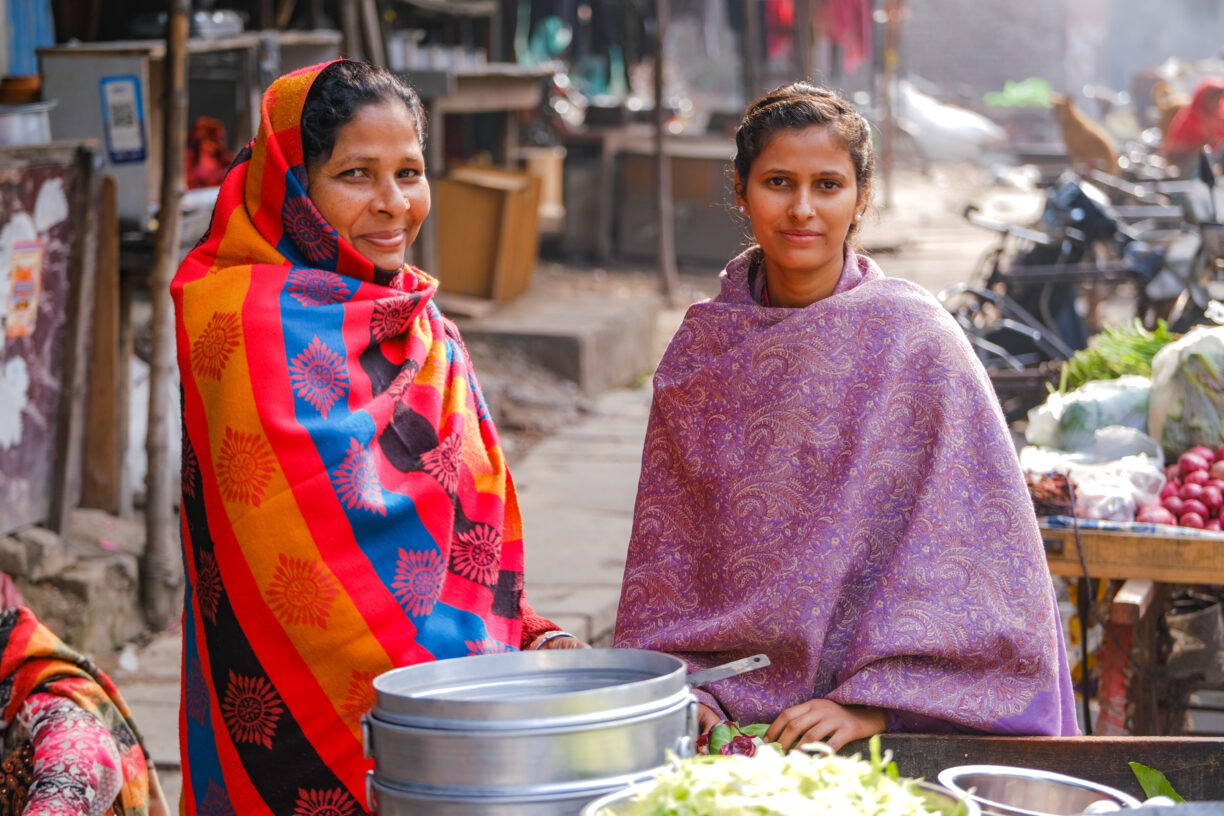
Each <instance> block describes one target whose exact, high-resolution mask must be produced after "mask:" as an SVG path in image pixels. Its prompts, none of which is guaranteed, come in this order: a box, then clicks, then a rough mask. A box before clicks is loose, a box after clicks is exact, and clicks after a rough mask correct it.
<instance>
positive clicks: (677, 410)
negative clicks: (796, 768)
mask: <svg viewBox="0 0 1224 816" xmlns="http://www.w3.org/2000/svg"><path fill="white" fill-rule="evenodd" d="M757 251H759V250H756V249H751V250H749V251H747V252H745V253H744V254H743V255H741V256H740V257H738V258H736V259H735V260H733V261H732V262H731V263H730V264H729V265H728V266H727V268H726V270H724V272H723V273H722V276H721V282H722V291H721V292H720V293H719V295H718V297H717V298H715V299H714V300H712V301H706V302H703V303H698V304H696V305H694V306H693V307H691V308H690V309H689V311H688V314H687V315H686V317H685V319H684V323H683V324H682V325H681V327H680V329H679V331H678V332H677V334H676V336H675V338H674V339H673V340H672V343H671V345H670V347H669V348H668V350H667V353H666V354H665V355H664V357H663V360H662V362H661V363H660V366H659V369H658V371H657V373H656V374H655V377H654V388H655V393H654V404H653V407H652V409H651V414H650V422H649V426H648V430H647V435H646V446H645V451H644V453H643V456H642V474H641V481H640V483H639V487H638V496H637V506H636V508H635V511H634V523H633V535H632V538H631V540H630V544H629V555H628V563H627V565H626V569H625V580H624V584H623V587H622V593H621V600H620V609H619V614H618V618H617V625H616V645H617V646H622V647H635V648H644V649H655V650H659V651H663V652H668V653H671V654H674V655H676V656H678V657H680V658H682V659H684V660H685V661H686V662H687V663H688V664H689V666H690V669H692V670H696V669H700V668H707V667H709V666H713V665H717V664H719V663H723V662H726V661H729V660H733V659H736V658H740V657H745V656H747V655H751V654H756V653H758V652H763V653H765V654H767V655H769V657H770V658H771V660H772V661H773V665H772V666H770V667H769V668H767V669H762V670H757V671H755V672H751V673H749V674H746V675H742V676H740V677H738V678H732V679H730V680H724V681H722V682H719V683H715V684H712V686H711V688H710V692H712V694H710V693H706V692H701V691H699V692H698V696H699V697H700V698H701V699H702V700H703V702H706V703H708V704H712V705H714V706H715V708H716V710H718V709H719V708H721V713H722V714H724V715H726V716H729V717H730V718H732V719H737V720H740V721H741V722H770V721H772V720H773V719H774V717H775V716H776V715H777V714H779V713H780V712H781V711H782V710H783V709H785V708H787V707H789V706H792V705H795V704H797V703H801V702H804V701H806V700H809V699H813V698H821V697H823V698H828V699H830V700H834V701H836V702H838V703H842V704H863V705H870V706H878V707H881V708H884V709H885V710H886V716H887V719H888V730H890V731H965V732H970V733H972V732H989V733H999V734H1040V735H1063V734H1075V733H1078V729H1077V726H1076V722H1075V713H1074V701H1073V696H1072V687H1071V678H1070V674H1069V672H1068V669H1067V663H1066V655H1065V653H1064V651H1063V642H1062V629H1061V626H1060V624H1059V621H1058V613H1057V610H1056V606H1055V599H1054V594H1053V589H1052V586H1051V582H1050V575H1049V570H1048V568H1047V566H1046V561H1045V556H1044V552H1043V549H1042V545H1041V538H1040V534H1039V532H1038V528H1037V520H1036V517H1035V515H1034V511H1033V505H1032V500H1031V499H1030V497H1029V494H1028V491H1027V488H1026V486H1025V483H1024V479H1023V477H1022V475H1021V471H1020V467H1019V463H1018V461H1017V458H1016V453H1015V449H1014V447H1013V445H1012V441H1011V437H1010V434H1009V432H1008V430H1007V427H1006V425H1005V423H1004V420H1003V416H1002V414H1001V412H1000V410H999V407H998V402H997V400H996V398H995V396H994V392H993V391H992V389H991V386H990V382H989V380H988V379H987V376H986V373H985V371H984V370H983V369H982V366H981V365H980V364H979V363H978V361H977V359H976V358H975V357H974V356H973V353H972V351H971V349H970V347H969V344H968V343H967V342H966V340H965V338H964V336H963V334H962V332H961V330H960V328H959V327H958V326H957V325H956V323H955V322H954V321H953V320H952V318H951V317H950V316H948V315H947V314H946V313H945V312H944V310H943V309H942V308H941V307H940V306H939V304H938V303H937V302H936V301H935V299H934V298H932V297H931V296H930V295H929V294H928V293H927V292H926V291H925V290H923V289H921V288H920V287H918V286H916V285H914V284H912V283H909V282H907V281H902V280H897V279H888V278H885V277H884V275H883V273H882V272H881V271H880V269H879V267H878V266H876V264H875V263H874V262H872V261H871V260H870V259H868V258H866V257H861V256H856V255H854V254H853V253H848V254H847V258H846V265H845V268H844V269H843V271H842V275H841V278H840V280H839V282H838V284H837V287H836V289H835V290H834V292H833V294H832V295H831V296H830V297H828V298H826V299H824V300H821V301H819V302H817V303H814V304H812V305H811V306H808V307H807V308H805V309H781V308H777V309H775V308H767V307H763V306H761V305H760V303H759V302H758V301H757V300H755V299H754V298H753V296H752V294H751V293H750V292H749V289H748V284H747V276H748V269H749V266H750V263H751V260H752V258H753V253H754V252H757Z"/></svg>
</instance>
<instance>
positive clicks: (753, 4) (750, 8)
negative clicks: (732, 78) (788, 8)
mask: <svg viewBox="0 0 1224 816" xmlns="http://www.w3.org/2000/svg"><path fill="white" fill-rule="evenodd" d="M759 14H760V0H744V106H745V107H747V106H748V104H749V103H750V102H752V100H754V99H756V98H757V97H758V96H759V95H760V94H761V92H762V91H763V90H764V87H763V85H764V82H763V81H762V80H761V74H762V63H761V18H760V17H759V16H758V15H759Z"/></svg>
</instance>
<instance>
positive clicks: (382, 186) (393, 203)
mask: <svg viewBox="0 0 1224 816" xmlns="http://www.w3.org/2000/svg"><path fill="white" fill-rule="evenodd" d="M373 203H374V206H375V208H376V209H377V210H378V211H379V212H385V213H389V214H390V215H402V214H403V213H404V212H405V211H406V210H407V209H408V196H407V195H405V194H404V191H403V190H402V189H400V186H399V184H398V183H397V181H396V179H395V178H394V177H391V178H386V179H382V180H381V181H380V182H379V183H378V187H377V189H376V191H375V194H374V201H373Z"/></svg>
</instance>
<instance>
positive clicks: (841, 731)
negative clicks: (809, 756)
mask: <svg viewBox="0 0 1224 816" xmlns="http://www.w3.org/2000/svg"><path fill="white" fill-rule="evenodd" d="M884 726H885V721H884V711H883V710H882V709H879V708H871V707H869V706H859V705H851V706H844V705H841V704H839V703H835V702H833V701H832V700H823V699H821V700H808V701H807V702H806V703H800V704H799V705H796V706H791V707H790V708H788V709H786V710H785V711H783V712H782V713H781V714H779V715H778V718H777V719H776V720H774V721H773V723H772V724H771V725H770V726H769V730H768V731H766V732H765V736H764V737H763V738H762V739H764V740H765V741H766V742H780V743H782V747H783V748H785V749H787V750H789V749H791V748H793V747H795V746H796V745H802V744H803V743H805V742H824V743H826V744H827V745H828V746H829V747H830V748H832V749H833V750H834V751H838V750H841V747H842V746H843V745H845V744H846V743H848V742H853V741H854V740H856V739H863V738H865V737H870V736H873V735H875V734H879V733H880V732H882V731H883V730H884Z"/></svg>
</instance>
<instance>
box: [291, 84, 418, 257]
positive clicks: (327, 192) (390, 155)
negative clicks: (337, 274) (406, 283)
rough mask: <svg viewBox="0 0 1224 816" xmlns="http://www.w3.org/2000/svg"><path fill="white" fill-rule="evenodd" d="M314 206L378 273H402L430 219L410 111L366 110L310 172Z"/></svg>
mask: <svg viewBox="0 0 1224 816" xmlns="http://www.w3.org/2000/svg"><path fill="white" fill-rule="evenodd" d="M306 177H307V182H308V187H307V190H306V193H307V195H309V196H310V200H311V201H313V202H314V205H315V207H317V208H318V210H319V213H320V214H321V215H322V216H323V217H324V218H325V219H327V222H328V223H329V224H331V225H332V227H333V228H335V230H336V232H338V233H339V234H340V237H341V238H343V239H344V240H346V241H348V242H349V243H350V244H352V245H353V248H354V249H356V250H357V251H358V252H360V253H361V254H362V255H364V256H365V257H366V258H368V259H369V260H370V261H371V262H373V263H374V265H375V266H377V267H379V268H381V269H399V268H400V267H402V266H403V265H404V255H405V253H406V252H407V251H408V247H409V246H410V245H411V244H412V242H413V241H415V240H416V237H417V233H418V232H419V231H420V229H421V222H422V221H424V220H425V216H427V215H429V182H428V181H426V179H425V155H424V153H423V152H422V150H421V140H420V138H419V137H418V135H417V132H416V125H415V123H414V122H413V119H412V116H411V114H409V112H408V107H407V106H406V105H404V104H403V103H402V102H400V101H398V100H392V101H388V102H380V103H377V104H373V105H365V106H363V107H361V108H359V109H358V110H357V113H356V114H355V115H354V116H353V118H352V120H351V121H349V123H348V124H346V125H344V126H343V127H341V128H340V129H339V130H337V131H336V145H335V148H334V149H333V150H332V154H331V156H330V157H328V158H326V159H320V160H318V161H315V162H312V163H310V164H309V165H308V166H307V168H306Z"/></svg>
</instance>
